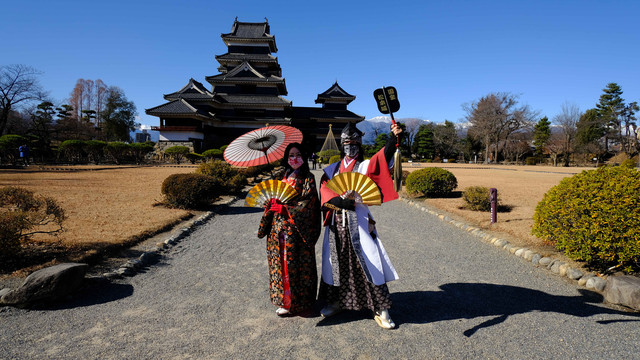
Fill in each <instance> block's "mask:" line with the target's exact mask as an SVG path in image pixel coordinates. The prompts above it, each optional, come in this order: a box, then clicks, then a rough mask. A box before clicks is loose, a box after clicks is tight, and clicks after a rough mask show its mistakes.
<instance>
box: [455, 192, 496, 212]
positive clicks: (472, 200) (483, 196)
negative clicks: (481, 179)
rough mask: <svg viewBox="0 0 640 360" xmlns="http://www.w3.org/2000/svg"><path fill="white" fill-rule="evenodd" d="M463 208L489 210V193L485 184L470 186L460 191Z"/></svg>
mask: <svg viewBox="0 0 640 360" xmlns="http://www.w3.org/2000/svg"><path fill="white" fill-rule="evenodd" d="M462 199H463V200H464V202H465V208H467V209H469V210H474V211H491V194H490V192H489V188H488V187H485V186H470V187H468V188H466V189H465V191H464V192H463V193H462Z"/></svg>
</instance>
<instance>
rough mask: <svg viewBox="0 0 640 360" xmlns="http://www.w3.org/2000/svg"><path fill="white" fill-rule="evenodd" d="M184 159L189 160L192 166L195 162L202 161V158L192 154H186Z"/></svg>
mask: <svg viewBox="0 0 640 360" xmlns="http://www.w3.org/2000/svg"><path fill="white" fill-rule="evenodd" d="M186 157H187V160H189V161H190V162H191V163H192V164H195V163H196V162H197V161H202V159H204V156H202V155H200V154H198V153H193V152H192V153H188V154H187V156H186Z"/></svg>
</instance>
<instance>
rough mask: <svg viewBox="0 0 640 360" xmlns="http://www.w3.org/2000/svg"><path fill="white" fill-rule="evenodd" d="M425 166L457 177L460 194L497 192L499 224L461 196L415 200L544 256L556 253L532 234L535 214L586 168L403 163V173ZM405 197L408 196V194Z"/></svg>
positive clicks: (456, 190) (457, 190) (488, 214)
mask: <svg viewBox="0 0 640 360" xmlns="http://www.w3.org/2000/svg"><path fill="white" fill-rule="evenodd" d="M425 167H440V168H443V169H446V170H448V171H450V172H451V173H453V175H455V177H456V179H457V180H458V187H457V188H456V189H455V190H454V191H455V192H457V193H458V194H460V195H461V193H462V192H463V191H464V190H465V189H466V188H468V187H470V186H485V187H488V188H496V189H497V190H498V199H499V204H500V205H501V208H505V209H504V210H501V211H499V212H498V213H497V222H496V223H495V224H491V214H490V213H489V212H481V211H472V210H467V209H464V204H465V203H464V200H463V199H462V197H461V196H457V197H452V198H434V199H416V200H417V201H424V202H425V203H426V204H428V205H430V206H432V207H435V208H438V209H440V210H443V211H445V212H447V213H448V214H450V215H451V216H452V217H455V218H458V219H459V220H464V221H465V222H467V223H470V224H473V225H475V226H478V227H481V228H483V229H487V230H491V231H495V232H500V233H503V234H505V235H506V237H508V240H509V241H510V242H511V243H513V244H514V245H518V246H522V247H524V246H527V247H531V248H535V249H537V250H539V251H541V252H543V253H549V252H553V247H551V246H549V245H548V244H544V243H543V241H541V240H540V239H538V238H536V237H535V236H533V235H531V228H532V226H533V214H534V212H535V208H536V206H537V204H538V202H540V200H542V198H543V196H544V194H545V193H546V192H547V191H548V190H549V189H551V188H552V187H553V186H555V185H557V184H558V183H560V181H561V180H562V179H564V178H565V177H568V176H572V175H575V174H578V173H580V172H582V171H584V170H593V169H594V168H586V167H553V166H517V165H482V164H456V163H452V164H434V163H404V164H403V170H407V171H410V172H411V171H415V170H418V169H422V168H425ZM405 196H407V197H409V195H407V194H406V193H405Z"/></svg>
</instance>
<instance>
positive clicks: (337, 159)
mask: <svg viewBox="0 0 640 360" xmlns="http://www.w3.org/2000/svg"><path fill="white" fill-rule="evenodd" d="M338 161H340V155H333V156H332V157H331V158H329V164H333V163H334V162H338Z"/></svg>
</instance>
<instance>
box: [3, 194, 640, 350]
mask: <svg viewBox="0 0 640 360" xmlns="http://www.w3.org/2000/svg"><path fill="white" fill-rule="evenodd" d="M373 214H374V217H375V218H376V221H377V222H378V230H379V232H380V234H381V236H382V240H383V242H384V245H385V247H386V249H387V251H388V253H389V256H390V258H391V260H392V262H393V263H394V265H395V267H396V269H397V271H398V273H399V275H400V280H398V281H395V282H392V283H390V284H389V289H390V290H391V293H392V300H393V302H394V306H393V308H392V309H391V315H392V317H393V319H394V320H395V322H396V324H397V325H398V328H397V329H395V330H391V331H389V330H383V329H381V328H379V327H378V326H377V325H376V323H375V322H374V320H373V319H372V317H371V315H370V314H369V313H368V312H366V311H365V312H345V313H342V314H340V315H337V316H336V317H334V318H331V319H322V318H321V317H319V316H317V315H316V316H313V317H308V318H301V317H290V318H278V317H277V316H276V315H275V307H274V306H273V305H271V304H270V301H269V295H268V289H267V288H268V275H267V265H266V253H265V242H264V239H257V237H256V234H257V229H258V222H259V219H260V216H261V211H260V210H257V209H252V208H245V207H243V206H242V200H240V201H236V202H235V203H232V204H230V205H229V206H225V207H223V208H220V209H218V214H217V215H216V216H215V217H213V218H212V219H211V220H210V221H209V222H207V223H206V224H205V225H203V226H201V227H199V228H198V229H197V230H196V231H194V232H193V233H192V234H191V235H190V236H189V237H187V238H185V239H184V240H182V242H180V243H179V245H177V246H176V247H174V248H173V249H171V250H170V251H169V252H167V253H166V254H165V255H164V257H163V258H162V259H161V261H160V262H159V263H158V264H156V265H154V266H152V267H151V268H149V269H147V270H146V272H144V273H139V274H137V275H136V276H134V277H131V278H125V279H122V280H118V281H116V282H113V283H107V284H95V285H93V286H90V287H88V288H86V289H85V290H84V292H83V293H81V294H79V295H78V296H76V297H75V298H74V299H73V300H72V301H69V302H67V303H65V304H63V305H61V306H59V307H56V308H51V309H38V310H22V309H15V308H0V359H125V358H136V359H219V358H233V359H237V358H241V359H265V358H284V359H294V358H296V359H329V358H331V359H335V358H337V359H409V358H411V359H450V358H457V359H459V358H468V359H486V358H500V359H514V358H517V359H543V358H581V359H603V358H617V359H621V358H627V359H631V358H640V355H639V354H640V352H639V350H638V343H640V326H639V325H640V317H638V314H634V313H625V312H620V311H619V310H616V309H613V308H610V307H607V306H605V305H602V304H600V303H597V302H598V301H600V299H599V296H598V295H597V294H595V293H590V292H588V291H586V290H584V289H580V288H577V287H576V285H575V283H573V282H570V281H568V280H566V279H564V278H561V277H558V276H555V275H553V274H551V273H549V272H548V271H546V270H542V269H538V268H536V267H534V266H532V265H531V263H530V262H527V261H525V260H524V259H521V258H518V257H514V256H510V255H508V254H506V253H505V252H504V251H501V250H499V249H497V248H496V247H494V246H491V245H489V244H487V243H484V242H482V241H480V240H479V239H478V238H476V237H474V236H472V235H469V234H468V233H466V232H464V231H462V230H460V229H458V228H456V227H454V226H453V225H450V224H447V223H443V222H441V221H440V220H439V219H437V217H435V216H432V215H429V214H426V213H424V212H422V211H420V210H418V209H416V208H415V207H412V206H410V205H408V204H406V203H405V202H402V201H393V202H391V203H388V204H385V205H383V206H381V207H375V208H373ZM320 249H321V245H320V243H319V244H318V246H317V247H316V253H317V254H318V258H319V255H320Z"/></svg>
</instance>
